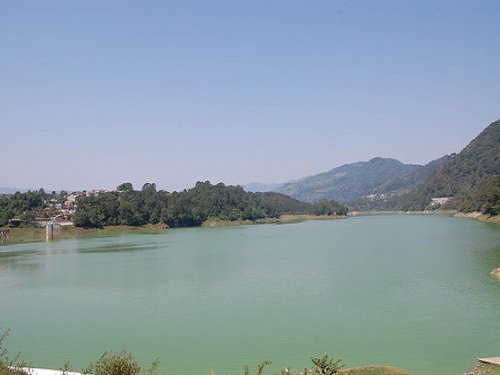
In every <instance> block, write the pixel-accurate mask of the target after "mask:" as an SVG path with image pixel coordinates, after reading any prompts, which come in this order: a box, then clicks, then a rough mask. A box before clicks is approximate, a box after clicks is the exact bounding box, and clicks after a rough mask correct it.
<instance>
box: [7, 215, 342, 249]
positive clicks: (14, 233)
mask: <svg viewBox="0 0 500 375" xmlns="http://www.w3.org/2000/svg"><path fill="white" fill-rule="evenodd" d="M338 218H345V216H329V215H319V216H314V215H282V216H281V217H279V218H268V219H259V220H256V221H251V220H233V221H231V220H222V219H219V218H210V219H208V220H206V221H205V222H204V223H203V224H202V227H205V228H212V227H227V226H238V225H250V224H289V223H299V222H302V221H306V220H331V219H338ZM166 228H168V226H166V225H165V224H157V225H151V224H147V225H144V226H141V227H132V226H126V225H113V226H107V227H104V228H81V227H75V226H63V227H61V228H60V231H59V235H58V237H57V238H58V239H65V238H74V237H99V236H115V235H118V234H124V233H138V234H156V233H160V232H162V231H163V230H164V229H166ZM1 229H3V230H7V231H8V232H9V236H8V238H6V239H4V242H3V244H4V245H13V244H17V243H29V242H43V241H45V228H33V227H27V228H1Z"/></svg>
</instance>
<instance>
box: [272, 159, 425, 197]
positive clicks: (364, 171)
mask: <svg viewBox="0 0 500 375" xmlns="http://www.w3.org/2000/svg"><path fill="white" fill-rule="evenodd" d="M419 168H421V166H419V165H412V164H404V163H402V162H400V161H399V160H396V159H388V158H380V157H377V158H373V159H371V160H369V161H363V162H357V163H352V164H345V165H342V166H340V167H338V168H334V169H332V170H331V171H328V172H325V173H320V174H317V175H314V176H309V177H305V178H302V179H300V180H297V181H292V182H289V183H286V184H283V185H282V186H280V187H279V188H278V189H277V190H276V191H278V192H280V193H283V194H287V195H289V196H291V197H293V198H295V199H299V200H302V201H305V202H316V201H320V200H322V199H335V200H337V201H339V202H344V203H345V202H349V201H351V200H354V199H357V198H360V197H362V196H365V195H368V194H373V193H375V192H376V191H377V190H378V189H381V187H382V186H383V185H384V184H387V183H388V182H389V181H394V180H395V179H397V178H398V177H399V176H401V175H411V173H413V172H415V171H416V170H418V169H419Z"/></svg>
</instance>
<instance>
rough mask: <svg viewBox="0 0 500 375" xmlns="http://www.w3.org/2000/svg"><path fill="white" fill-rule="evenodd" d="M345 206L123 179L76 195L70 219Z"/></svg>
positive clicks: (241, 214)
mask: <svg viewBox="0 0 500 375" xmlns="http://www.w3.org/2000/svg"><path fill="white" fill-rule="evenodd" d="M346 213H347V208H346V207H345V206H342V205H340V204H338V203H337V202H335V201H328V202H327V201H324V202H319V203H316V204H309V203H305V202H301V201H298V200H296V199H293V198H290V197H288V196H286V195H283V194H280V193H248V192H245V191H244V190H243V188H241V187H240V186H226V185H224V184H223V183H219V184H217V185H212V184H210V182H208V181H207V182H198V183H196V186H195V187H194V188H192V189H189V190H184V191H182V192H173V193H169V192H165V191H158V192H157V191H156V186H155V184H145V185H144V186H143V188H142V190H140V191H136V190H133V189H132V185H131V184H122V185H120V186H119V187H118V191H116V192H105V193H100V194H94V195H89V196H83V197H81V198H79V199H78V200H77V210H76V212H75V215H74V224H75V225H76V226H82V227H101V226H105V225H120V224H123V225H132V226H138V225H143V224H147V223H151V224H156V223H160V222H162V223H165V224H167V225H168V226H170V227H185V226H197V225H201V224H202V223H203V222H204V221H206V220H207V219H208V218H218V219H223V220H258V219H263V218H275V217H279V216H281V215H283V214H312V215H336V214H337V215H345V214H346Z"/></svg>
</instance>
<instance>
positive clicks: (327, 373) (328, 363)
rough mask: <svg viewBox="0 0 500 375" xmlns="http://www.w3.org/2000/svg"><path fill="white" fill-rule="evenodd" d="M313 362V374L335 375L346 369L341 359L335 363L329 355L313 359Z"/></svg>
mask: <svg viewBox="0 0 500 375" xmlns="http://www.w3.org/2000/svg"><path fill="white" fill-rule="evenodd" d="M311 361H312V363H313V364H314V368H313V372H314V373H315V374H319V375H333V374H336V373H337V372H338V371H339V370H340V369H341V368H343V367H344V365H343V364H341V360H340V359H338V360H336V361H335V360H334V359H333V358H330V357H329V356H328V354H327V353H325V354H324V355H323V356H322V357H311Z"/></svg>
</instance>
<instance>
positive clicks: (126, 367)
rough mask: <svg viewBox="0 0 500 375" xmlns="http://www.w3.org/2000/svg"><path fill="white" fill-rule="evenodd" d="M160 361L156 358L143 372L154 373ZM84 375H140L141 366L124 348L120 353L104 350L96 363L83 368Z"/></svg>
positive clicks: (150, 374) (146, 373) (151, 374)
mask: <svg viewBox="0 0 500 375" xmlns="http://www.w3.org/2000/svg"><path fill="white" fill-rule="evenodd" d="M159 363H160V361H159V359H157V360H155V361H154V362H153V363H152V364H151V365H150V366H149V367H148V368H147V369H146V371H144V372H143V374H144V375H153V374H154V373H156V370H157V369H158V365H159ZM82 374H84V375H91V374H93V375H139V374H141V366H139V363H138V362H137V361H136V360H135V358H134V356H133V355H132V354H131V353H127V352H126V351H125V350H122V351H121V352H120V353H113V352H104V353H103V355H102V356H101V358H100V359H99V360H98V361H97V362H96V363H95V364H90V366H89V367H88V368H86V369H84V370H82Z"/></svg>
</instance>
